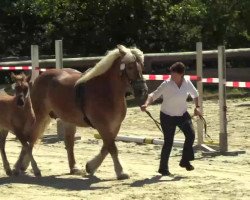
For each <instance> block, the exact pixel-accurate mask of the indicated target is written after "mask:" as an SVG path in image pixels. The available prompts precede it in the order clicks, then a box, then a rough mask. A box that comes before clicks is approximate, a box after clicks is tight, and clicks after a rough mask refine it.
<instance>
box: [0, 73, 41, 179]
mask: <svg viewBox="0 0 250 200" xmlns="http://www.w3.org/2000/svg"><path fill="white" fill-rule="evenodd" d="M11 78H12V80H13V81H14V82H15V83H14V96H11V95H8V94H1V95H0V110H1V113H0V151H1V156H2V161H3V167H4V170H5V172H6V174H7V175H8V176H10V175H12V173H14V174H15V175H18V174H19V168H20V166H21V162H17V163H16V164H15V168H14V169H13V171H12V170H11V168H10V165H9V162H8V159H7V156H6V152H5V143H6V137H7V135H8V132H9V131H11V132H13V133H14V134H15V135H16V137H17V138H18V139H19V140H20V142H21V144H22V146H23V148H22V152H21V154H20V160H21V159H23V158H24V155H26V154H27V155H28V156H29V159H30V160H31V164H32V167H33V171H34V174H35V175H36V176H41V172H40V170H39V168H38V167H37V164H36V161H35V160H34V158H33V156H32V152H31V149H32V148H31V147H30V145H29V143H28V140H29V139H28V138H29V135H28V133H29V131H30V129H31V128H32V126H33V125H34V123H35V120H36V118H35V114H34V111H33V108H32V103H31V99H30V95H29V94H30V93H29V81H30V76H28V77H27V76H26V75H25V74H24V73H21V74H19V75H15V74H14V73H11Z"/></svg>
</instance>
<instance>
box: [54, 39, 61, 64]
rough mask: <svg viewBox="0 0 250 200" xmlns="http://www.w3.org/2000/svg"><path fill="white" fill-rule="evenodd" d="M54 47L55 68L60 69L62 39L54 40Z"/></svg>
mask: <svg viewBox="0 0 250 200" xmlns="http://www.w3.org/2000/svg"><path fill="white" fill-rule="evenodd" d="M55 49H56V69H62V68H63V46H62V40H56V41H55Z"/></svg>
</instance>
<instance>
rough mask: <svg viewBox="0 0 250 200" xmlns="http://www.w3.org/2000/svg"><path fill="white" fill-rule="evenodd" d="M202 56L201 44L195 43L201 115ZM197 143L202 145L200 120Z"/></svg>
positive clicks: (198, 122)
mask: <svg viewBox="0 0 250 200" xmlns="http://www.w3.org/2000/svg"><path fill="white" fill-rule="evenodd" d="M202 61H203V56H202V43H201V42H197V43H196V71H197V76H198V77H199V78H200V80H198V81H197V90H198V92H199V106H200V109H201V113H203V83H202V78H203V69H202V64H203V62H202ZM197 134H198V137H197V143H198V145H201V144H203V124H202V121H201V119H198V120H197Z"/></svg>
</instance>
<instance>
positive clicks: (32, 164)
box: [21, 144, 42, 177]
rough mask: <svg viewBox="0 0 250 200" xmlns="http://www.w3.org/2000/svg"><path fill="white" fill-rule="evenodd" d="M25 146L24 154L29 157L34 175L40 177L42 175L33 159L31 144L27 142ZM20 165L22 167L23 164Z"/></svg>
mask: <svg viewBox="0 0 250 200" xmlns="http://www.w3.org/2000/svg"><path fill="white" fill-rule="evenodd" d="M26 148H27V154H26V155H28V157H29V160H30V162H31V167H32V169H33V173H34V175H35V176H36V177H41V176H42V174H41V170H40V169H39V168H38V166H37V163H36V161H35V159H34V157H33V154H32V150H33V145H31V144H29V145H28V146H26ZM24 159H25V158H24ZM22 164H23V163H22ZM21 167H23V165H21ZM21 170H22V168H21Z"/></svg>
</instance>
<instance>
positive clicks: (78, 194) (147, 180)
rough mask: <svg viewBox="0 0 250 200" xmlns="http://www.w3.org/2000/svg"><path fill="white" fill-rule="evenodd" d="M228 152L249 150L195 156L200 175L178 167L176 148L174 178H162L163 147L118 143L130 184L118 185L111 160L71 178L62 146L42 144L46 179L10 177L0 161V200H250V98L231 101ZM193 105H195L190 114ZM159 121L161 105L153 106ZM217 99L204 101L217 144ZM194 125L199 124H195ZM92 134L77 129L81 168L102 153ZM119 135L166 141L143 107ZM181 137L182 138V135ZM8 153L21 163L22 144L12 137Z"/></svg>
mask: <svg viewBox="0 0 250 200" xmlns="http://www.w3.org/2000/svg"><path fill="white" fill-rule="evenodd" d="M227 102H228V134H229V150H234V149H235V150H246V154H240V155H238V156H217V157H203V156H202V155H201V152H199V151H198V152H197V153H196V160H195V161H194V162H193V164H194V166H195V170H194V171H192V172H187V171H185V170H184V169H182V168H180V167H179V166H178V162H179V160H180V155H181V149H180V148H176V147H175V148H173V151H172V154H171V158H170V171H171V172H172V173H173V176H172V177H160V176H159V175H158V173H157V172H156V171H157V169H158V164H159V155H160V150H161V146H160V145H152V144H140V145H138V144H135V143H125V142H117V145H118V149H119V152H120V158H121V160H122V163H123V167H124V169H125V170H126V171H127V172H128V173H129V175H130V177H131V178H130V179H128V180H123V181H118V180H116V177H115V173H114V169H113V163H112V160H111V158H110V156H108V157H107V158H106V160H105V161H104V163H103V164H102V165H101V167H100V168H99V169H98V171H97V172H96V174H95V175H96V176H94V177H89V176H83V177H82V176H76V175H69V174H68V172H69V170H68V164H67V157H66V150H65V149H64V144H63V142H40V143H39V144H38V145H37V146H36V147H35V149H34V156H35V159H36V160H37V163H38V165H39V167H40V169H41V171H42V177H41V178H36V177H34V176H33V174H32V172H31V171H30V168H29V169H28V171H27V174H25V175H21V176H19V177H7V176H6V175H5V173H4V171H3V167H2V162H0V164H1V165H0V166H1V168H0V191H1V192H0V199H1V200H2V199H6V200H7V199H8V200H9V199H15V200H18V199H21V200H24V199H25V200H26V199H39V200H40V199H60V200H61V199H94V200H95V199H96V200H99V199H164V200H165V199H192V200H193V199H197V200H198V199H226V200H228V199H232V200H236V199H250V168H249V166H250V151H249V150H250V135H249V130H250V98H245V99H235V100H228V101H227ZM191 107H192V104H191V103H190V111H191ZM149 111H150V112H151V113H152V115H153V116H155V117H156V118H158V115H159V114H158V113H159V105H155V106H151V107H149ZM218 112H219V111H218V102H217V100H213V101H205V102H204V117H205V118H206V120H207V123H208V133H209V134H210V135H211V137H212V138H213V140H215V141H216V140H218V133H219V120H218ZM194 123H195V121H194ZM55 132H56V126H55V121H53V122H52V123H51V125H50V126H49V127H48V129H47V131H46V136H48V137H51V136H52V135H54V134H55ZM94 133H96V132H95V131H94V130H92V129H78V135H80V136H81V140H77V141H76V145H75V154H76V159H77V162H78V164H79V166H81V167H82V168H84V165H85V163H86V161H87V160H89V159H90V158H92V157H93V156H94V155H96V154H97V152H98V151H99V149H100V147H101V143H102V142H101V141H100V140H96V139H94V137H93V134H94ZM120 135H133V136H145V137H151V138H161V136H162V135H161V133H160V132H159V131H158V130H157V128H156V127H155V125H154V123H153V122H152V121H151V119H150V118H148V117H147V116H146V114H145V113H142V112H141V111H140V110H139V108H129V109H128V113H127V117H126V119H125V121H124V123H123V125H122V128H121V131H120ZM176 138H183V136H182V133H177V134H176ZM6 151H7V154H8V157H9V161H10V164H11V165H12V166H13V164H14V162H15V161H16V159H17V157H18V154H19V151H20V144H19V143H18V142H17V141H15V139H14V136H12V135H9V136H8V141H7V146H6Z"/></svg>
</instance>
